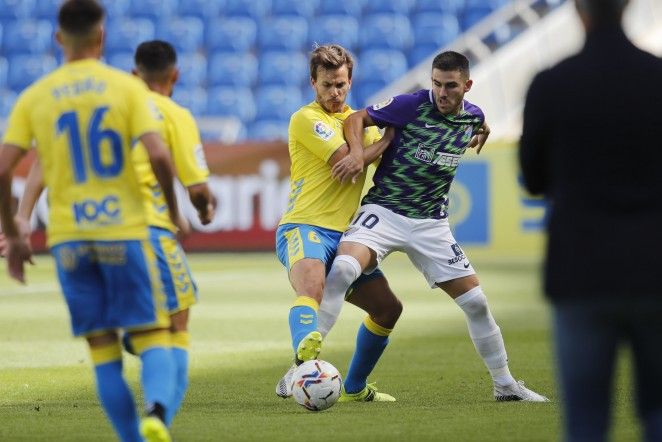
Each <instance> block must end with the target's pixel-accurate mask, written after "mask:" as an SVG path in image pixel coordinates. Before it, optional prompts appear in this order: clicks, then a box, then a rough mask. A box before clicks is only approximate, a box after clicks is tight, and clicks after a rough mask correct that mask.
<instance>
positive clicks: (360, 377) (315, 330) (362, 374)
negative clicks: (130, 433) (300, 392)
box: [276, 45, 402, 401]
mask: <svg viewBox="0 0 662 442" xmlns="http://www.w3.org/2000/svg"><path fill="white" fill-rule="evenodd" d="M353 65H354V62H353V60H352V57H351V55H350V54H349V52H347V51H346V50H345V49H344V48H342V47H341V46H338V45H327V46H319V47H317V48H316V49H315V50H314V51H313V52H312V54H311V58H310V81H311V85H312V87H313V89H314V90H315V93H316V97H315V101H314V102H312V103H310V104H308V105H306V106H304V107H302V108H301V109H299V110H298V111H297V112H295V113H294V114H293V115H292V118H291V120H290V127H289V152H290V158H291V161H292V166H291V173H290V184H291V190H290V196H289V202H288V207H287V211H286V213H285V215H284V216H283V217H282V219H281V221H280V225H279V227H278V230H277V232H276V249H277V254H278V258H279V260H280V262H281V263H282V264H283V265H284V266H285V267H286V269H287V270H288V273H289V279H290V283H291V285H292V288H293V289H294V292H295V295H296V300H295V302H294V306H293V307H292V308H291V310H290V314H289V324H290V333H291V336H292V347H293V350H294V355H295V357H294V359H295V364H294V365H293V366H292V367H291V368H290V369H289V370H288V372H287V373H286V374H285V376H284V377H283V378H282V379H281V380H280V381H279V382H278V384H277V385H276V394H277V395H278V396H280V397H289V396H291V394H292V392H291V378H292V373H293V372H294V369H295V368H296V365H297V364H300V363H301V362H303V361H306V360H311V359H315V358H316V357H317V356H318V355H319V352H320V350H321V343H322V339H323V337H324V336H325V335H326V333H327V332H328V331H329V330H330V328H331V327H332V325H333V323H332V322H331V323H329V322H325V321H323V320H320V322H319V323H318V310H319V311H320V313H324V312H326V313H328V314H324V315H322V316H321V317H320V319H323V318H324V317H328V318H332V319H333V320H334V321H335V317H337V312H338V311H339V310H340V308H341V307H342V302H343V301H342V299H340V300H332V301H331V302H329V300H325V299H322V293H323V290H324V281H325V276H326V273H327V272H328V270H329V268H330V265H331V262H332V261H333V258H334V256H335V254H336V248H337V246H338V241H339V240H340V237H341V235H342V232H344V230H345V229H346V228H347V226H348V224H349V221H350V220H351V218H352V216H353V214H354V211H355V210H356V208H357V207H358V204H359V198H360V196H361V190H362V188H363V184H364V180H365V173H363V174H360V175H359V177H358V179H357V180H355V182H347V183H343V182H341V181H340V180H337V179H334V176H333V175H332V167H333V166H334V165H335V164H337V163H338V162H339V161H340V160H341V159H343V158H345V157H347V156H348V155H349V154H350V152H349V149H348V147H347V143H346V142H345V140H344V138H343V130H342V127H343V126H342V123H343V121H344V120H345V118H347V117H348V116H349V115H350V114H351V113H352V112H353V110H352V109H351V108H350V107H349V106H347V105H346V104H345V99H346V98H347V93H348V92H349V89H350V86H351V84H352V69H353ZM364 138H365V139H364V141H365V145H367V146H368V147H367V148H366V149H365V150H364V151H363V152H358V155H359V157H358V158H354V160H355V162H356V163H358V164H359V170H361V168H362V167H363V164H366V165H368V164H370V163H372V162H373V161H374V160H375V159H377V158H378V157H379V156H380V155H381V153H382V152H383V150H384V149H385V148H386V146H387V145H388V144H389V142H390V140H391V139H392V133H390V132H389V133H387V134H386V135H385V136H384V138H383V139H381V140H380V135H379V132H378V131H377V130H376V128H372V129H370V130H369V131H366V132H365V134H364ZM361 154H362V155H361ZM368 222H369V220H368ZM348 293H349V296H348V298H347V300H348V301H349V302H351V303H352V304H354V305H356V306H358V307H360V308H362V309H364V310H365V311H366V312H368V314H369V315H368V317H366V319H365V321H364V323H363V324H362V325H361V328H360V329H359V336H358V337H357V348H356V352H355V355H354V358H353V360H352V362H351V364H350V369H349V372H348V375H347V377H346V378H345V386H346V387H347V388H346V391H344V392H343V399H344V400H355V401H394V400H395V399H394V398H393V397H392V396H390V395H387V394H384V393H379V392H377V391H376V389H375V388H374V386H373V385H368V384H367V377H368V375H369V374H370V373H371V371H372V369H373V368H374V366H375V364H376V363H377V360H378V359H379V357H380V356H381V354H382V353H383V351H384V349H385V347H386V344H387V343H388V336H389V334H390V332H391V330H392V329H393V326H394V325H395V323H396V322H397V320H398V317H399V316H400V313H401V311H402V304H401V303H400V301H399V300H398V299H397V298H396V297H395V295H394V294H393V292H392V291H391V290H390V288H389V286H388V283H387V281H386V278H384V275H383V274H382V273H381V271H379V269H377V270H376V271H375V272H373V273H372V274H370V275H363V276H362V277H360V278H359V280H358V281H357V282H356V284H354V286H353V287H352V289H350V291H349V292H348ZM348 381H349V383H348Z"/></svg>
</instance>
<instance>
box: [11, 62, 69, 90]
mask: <svg viewBox="0 0 662 442" xmlns="http://www.w3.org/2000/svg"><path fill="white" fill-rule="evenodd" d="M8 63H9V72H8V79H7V80H8V81H7V82H8V84H9V87H10V88H12V89H13V90H14V91H15V92H20V91H22V90H23V89H25V88H26V87H27V86H29V85H30V84H31V83H33V82H34V81H35V80H37V79H38V78H40V77H42V76H44V75H45V74H47V73H49V72H50V71H52V70H53V69H55V68H56V67H57V63H56V62H55V58H53V57H51V56H50V55H47V56H44V55H15V56H13V57H11V58H10V59H9V60H8Z"/></svg>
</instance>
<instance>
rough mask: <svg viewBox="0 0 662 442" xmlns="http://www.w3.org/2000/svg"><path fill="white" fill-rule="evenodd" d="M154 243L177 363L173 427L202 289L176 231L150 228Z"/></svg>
mask: <svg viewBox="0 0 662 442" xmlns="http://www.w3.org/2000/svg"><path fill="white" fill-rule="evenodd" d="M150 242H151V244H152V248H153V249H154V253H155V255H156V259H157V263H158V267H159V273H160V278H161V283H162V284H163V289H164V292H165V294H166V297H167V303H168V311H169V312H170V321H171V325H170V332H171V339H172V349H171V352H172V358H173V362H174V364H175V394H174V396H173V400H172V403H171V404H169V406H168V412H167V415H166V424H167V425H168V426H170V425H171V424H172V420H173V419H174V417H175V415H176V414H177V411H178V410H179V408H180V406H181V404H182V401H183V400H184V397H185V395H186V390H187V388H188V361H189V357H188V355H189V347H190V336H189V333H188V318H189V309H190V307H191V306H193V305H194V304H195V303H196V302H197V296H198V290H197V287H196V285H195V282H194V280H193V276H192V274H191V271H190V268H189V266H188V262H187V261H186V255H185V254H184V251H183V250H182V249H181V247H180V246H179V244H178V243H177V240H176V238H175V236H174V235H173V234H172V232H170V231H168V230H165V229H160V228H156V227H150Z"/></svg>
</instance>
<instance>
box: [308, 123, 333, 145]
mask: <svg viewBox="0 0 662 442" xmlns="http://www.w3.org/2000/svg"><path fill="white" fill-rule="evenodd" d="M313 130H314V131H315V134H316V135H317V136H318V137H320V138H321V139H323V140H324V141H329V140H330V139H331V137H332V136H334V135H335V132H334V131H333V129H331V128H330V127H329V126H328V125H327V124H326V123H324V122H322V121H316V122H315V124H314V125H313Z"/></svg>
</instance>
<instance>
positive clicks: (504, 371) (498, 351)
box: [455, 286, 515, 386]
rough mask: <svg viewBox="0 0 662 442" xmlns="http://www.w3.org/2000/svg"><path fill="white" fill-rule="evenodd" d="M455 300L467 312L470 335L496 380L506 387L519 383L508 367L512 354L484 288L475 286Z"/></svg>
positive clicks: (496, 382)
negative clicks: (488, 302) (507, 350)
mask: <svg viewBox="0 0 662 442" xmlns="http://www.w3.org/2000/svg"><path fill="white" fill-rule="evenodd" d="M455 302H456V303H457V305H458V306H459V307H460V308H461V309H462V310H463V311H464V314H465V316H466V318H467V325H468V326H469V336H471V340H472V341H473V343H474V346H475V347H476V351H477V352H478V354H479V355H480V356H481V357H482V358H483V361H484V362H485V365H486V366H487V368H488V370H489V371H490V375H492V379H493V380H494V383H495V384H498V385H500V386H506V385H509V384H512V383H513V382H515V379H514V378H513V376H512V375H511V374H510V370H509V369H508V355H507V354H506V347H505V345H504V343H503V337H502V336H501V329H500V328H499V326H498V325H497V324H496V322H495V321H494V317H492V313H491V312H490V308H489V306H488V305H487V298H486V297H485V294H484V293H483V290H482V289H481V288H480V286H478V287H474V288H473V289H471V290H469V291H468V292H466V293H464V294H462V295H460V296H458V297H457V298H455Z"/></svg>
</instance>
